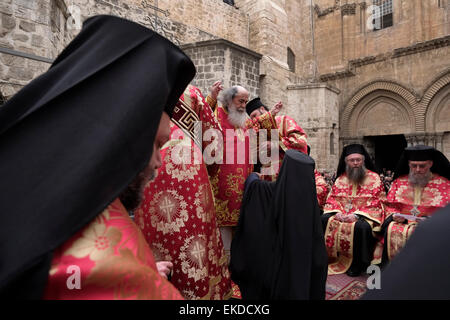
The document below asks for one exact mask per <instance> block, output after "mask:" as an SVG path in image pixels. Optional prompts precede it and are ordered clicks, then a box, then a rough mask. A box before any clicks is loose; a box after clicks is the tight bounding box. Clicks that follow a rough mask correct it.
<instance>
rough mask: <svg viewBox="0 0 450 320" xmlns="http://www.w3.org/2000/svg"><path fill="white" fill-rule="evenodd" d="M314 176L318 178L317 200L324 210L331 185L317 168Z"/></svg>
mask: <svg viewBox="0 0 450 320" xmlns="http://www.w3.org/2000/svg"><path fill="white" fill-rule="evenodd" d="M314 177H315V180H316V192H317V201H318V202H319V207H320V209H322V210H323V206H324V205H325V202H326V201H327V196H328V192H329V186H328V183H327V182H326V181H325V178H324V177H323V176H322V175H321V174H320V172H319V171H317V170H316V169H314Z"/></svg>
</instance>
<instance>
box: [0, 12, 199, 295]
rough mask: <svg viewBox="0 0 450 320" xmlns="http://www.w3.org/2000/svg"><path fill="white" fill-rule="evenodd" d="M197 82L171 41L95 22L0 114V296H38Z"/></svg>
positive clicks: (120, 23)
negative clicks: (72, 242)
mask: <svg viewBox="0 0 450 320" xmlns="http://www.w3.org/2000/svg"><path fill="white" fill-rule="evenodd" d="M194 75H195V67H194V65H193V64H192V61H191V60H190V59H189V58H188V57H187V56H186V55H185V54H184V53H183V52H182V51H181V50H180V49H179V48H178V47H176V46H175V45H174V44H172V43H171V42H169V41H168V40H167V39H165V38H163V37H161V36H159V35H158V34H156V33H155V32H153V31H151V30H149V29H147V28H145V27H143V26H141V25H139V24H136V23H134V22H131V21H127V20H124V19H121V18H118V17H113V16H97V17H93V18H90V19H88V20H87V21H86V22H85V23H84V25H83V29H82V30H81V32H80V34H79V35H78V36H77V37H76V38H75V39H74V40H73V41H72V42H71V43H70V44H69V45H68V47H67V48H65V49H64V50H63V52H62V53H61V54H60V55H59V56H58V58H57V59H56V60H55V62H54V63H53V65H52V66H51V68H50V69H49V70H48V71H47V72H46V73H44V74H43V75H41V76H40V77H38V78H37V79H35V80H33V81H32V82H31V83H29V84H28V85H27V86H25V87H24V88H23V89H22V90H21V91H19V92H18V93H17V94H16V95H15V96H14V97H13V98H12V99H11V100H9V101H8V102H7V103H6V104H5V105H3V106H2V107H0V177H1V178H0V194H1V201H0V212H1V214H0V259H1V260H0V296H6V297H8V298H40V297H41V296H42V294H43V290H44V288H45V284H46V281H47V277H48V271H49V267H50V262H51V256H52V254H51V253H52V251H53V250H54V249H56V248H58V247H59V246H60V245H61V244H63V243H64V242H65V241H66V240H68V239H69V238H70V237H71V236H72V235H73V234H75V233H76V232H77V231H78V230H80V229H81V228H83V227H84V226H85V225H87V224H88V223H89V222H90V221H91V220H92V219H93V218H95V217H96V216H97V215H98V214H100V213H101V212H102V211H103V210H104V209H105V208H106V207H107V206H108V205H109V204H110V203H111V202H112V201H113V200H115V199H116V198H117V197H118V196H119V195H120V194H121V192H122V191H123V190H124V189H125V188H126V187H127V186H128V185H129V184H130V182H131V181H132V180H133V179H134V178H135V177H136V176H137V174H138V173H139V172H140V171H141V170H142V169H143V168H144V167H145V166H146V165H147V164H148V162H149V160H150V157H151V153H152V150H153V142H154V138H155V135H156V132H157V129H158V125H159V122H160V119H161V115H162V112H163V111H165V112H167V113H168V114H169V116H170V115H171V113H172V110H173V108H174V106H175V104H176V102H177V101H178V98H179V96H180V95H181V94H182V93H183V90H184V89H185V87H186V86H187V85H188V83H189V82H190V81H191V80H192V78H193V76H194Z"/></svg>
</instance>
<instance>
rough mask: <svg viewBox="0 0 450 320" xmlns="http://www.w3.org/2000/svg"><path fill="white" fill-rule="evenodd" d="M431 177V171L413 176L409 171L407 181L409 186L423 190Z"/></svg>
mask: <svg viewBox="0 0 450 320" xmlns="http://www.w3.org/2000/svg"><path fill="white" fill-rule="evenodd" d="M432 175H433V174H432V173H431V171H429V172H428V173H426V174H423V175H421V174H414V173H413V172H411V171H410V172H409V175H408V180H409V183H410V184H411V185H413V186H417V187H421V188H423V187H425V186H426V185H427V184H428V182H429V181H430V179H431V177H432Z"/></svg>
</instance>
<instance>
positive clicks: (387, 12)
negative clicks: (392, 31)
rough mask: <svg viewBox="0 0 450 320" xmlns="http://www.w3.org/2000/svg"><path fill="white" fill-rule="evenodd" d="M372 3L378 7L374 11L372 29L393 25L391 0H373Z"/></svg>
mask: <svg viewBox="0 0 450 320" xmlns="http://www.w3.org/2000/svg"><path fill="white" fill-rule="evenodd" d="M373 5H374V6H377V7H378V9H379V10H376V11H375V15H374V19H373V25H374V31H377V30H381V29H385V28H389V27H392V26H393V25H394V19H393V16H394V8H393V0H373Z"/></svg>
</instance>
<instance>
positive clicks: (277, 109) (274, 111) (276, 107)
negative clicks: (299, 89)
mask: <svg viewBox="0 0 450 320" xmlns="http://www.w3.org/2000/svg"><path fill="white" fill-rule="evenodd" d="M281 108H283V102H281V101H279V102H278V103H277V104H276V105H274V106H273V108H272V110H270V113H271V114H272V116H273V117H275V116H276V115H277V114H278V112H280V110H281Z"/></svg>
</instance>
